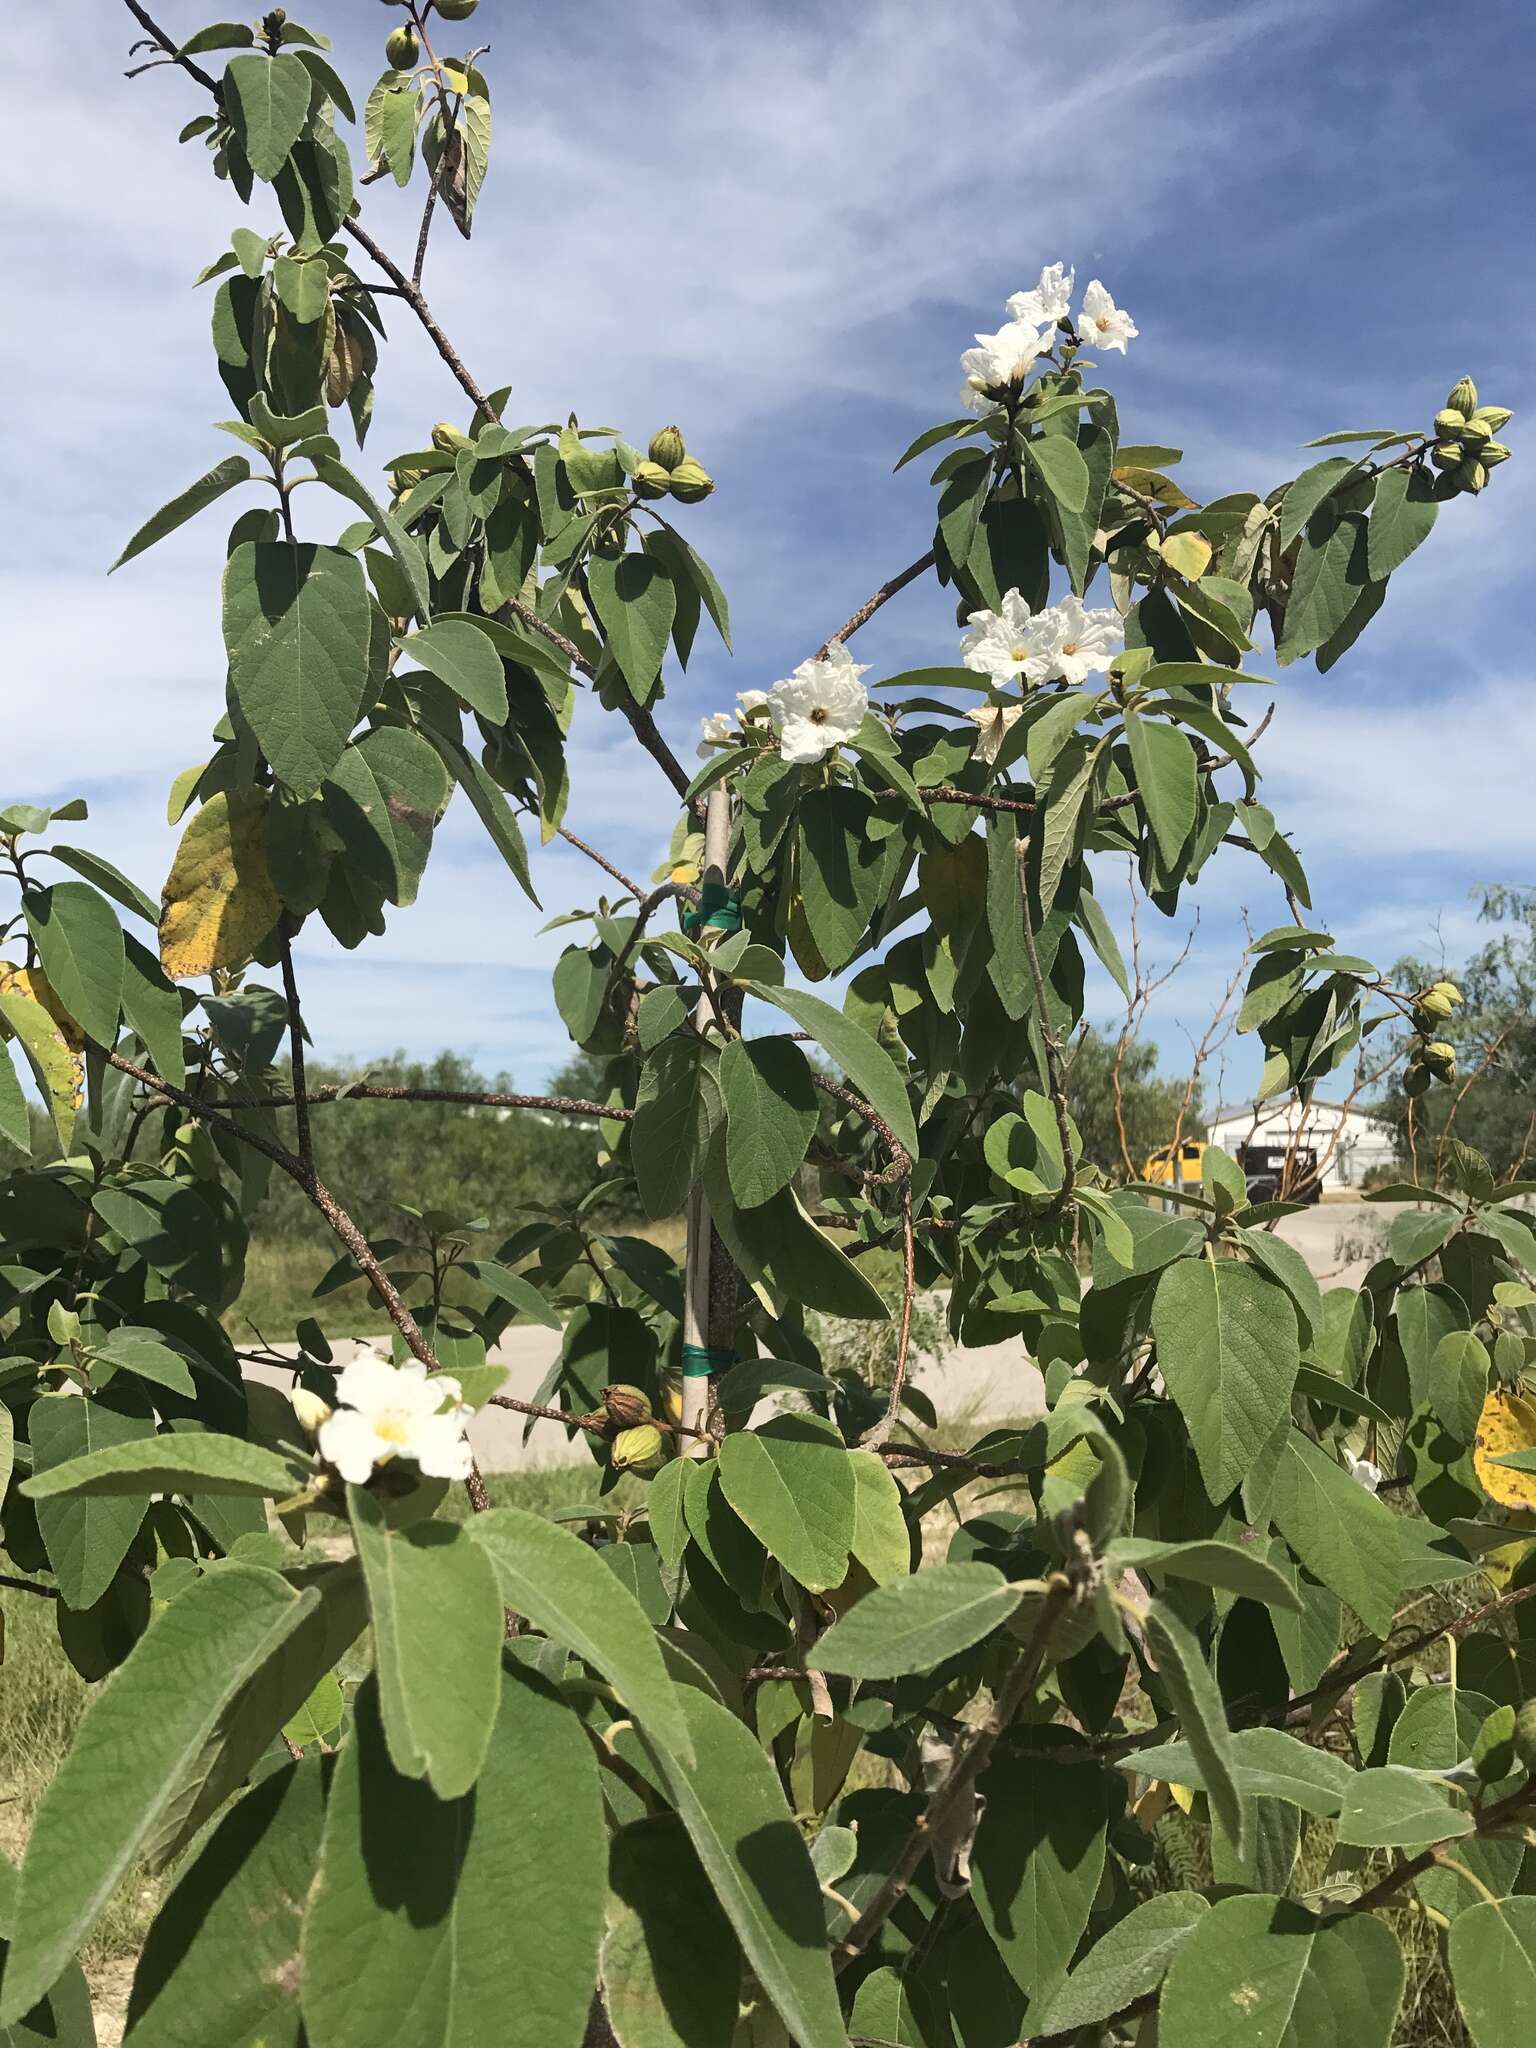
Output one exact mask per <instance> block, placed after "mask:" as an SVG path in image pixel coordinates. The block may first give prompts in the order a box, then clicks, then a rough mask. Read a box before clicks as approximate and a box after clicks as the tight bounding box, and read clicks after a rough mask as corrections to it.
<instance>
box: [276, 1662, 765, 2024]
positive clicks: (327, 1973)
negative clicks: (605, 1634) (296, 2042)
mask: <svg viewBox="0 0 1536 2048" xmlns="http://www.w3.org/2000/svg"><path fill="white" fill-rule="evenodd" d="M499 1690H500V1700H499V1707H498V1712H497V1715H496V1723H495V1728H494V1730H493V1732H492V1736H491V1741H490V1747H489V1749H488V1751H487V1754H486V1759H485V1769H484V1772H483V1775H482V1778H481V1782H480V1785H479V1787H478V1788H477V1789H476V1790H475V1791H474V1792H472V1793H467V1794H466V1795H465V1796H464V1797H462V1798H459V1799H448V1800H444V1799H438V1798H436V1797H435V1796H434V1795H433V1793H432V1791H431V1789H430V1788H429V1787H428V1786H427V1785H425V1784H422V1783H421V1782H420V1781H419V1780H415V1779H410V1778H402V1777H399V1776H397V1775H396V1773H395V1771H394V1768H393V1766H392V1764H391V1761H390V1752H389V1746H388V1744H387V1743H386V1741H385V1740H384V1737H383V1731H382V1727H381V1724H380V1717H379V1701H378V1694H377V1688H376V1685H375V1683H374V1682H372V1681H370V1682H369V1683H367V1684H365V1685H364V1686H363V1688H362V1690H361V1692H360V1693H359V1694H358V1699H357V1712H356V1720H355V1727H354V1732H353V1736H352V1740H351V1741H350V1742H349V1743H348V1744H347V1746H346V1748H345V1750H343V1752H342V1755H341V1758H340V1761H339V1763H338V1766H337V1769H336V1774H335V1777H334V1779H333V1780H332V1783H331V1791H330V1798H329V1800H328V1802H327V1805H326V1814H325V1835H324V1840H323V1843H322V1846H321V1851H320V1872H319V1876H318V1878H317V1879H316V1881H315V1884H314V1887H313V1889H312V1891H311V1893H310V1898H309V1905H308V1910H307V1911H306V1913H305V1916H304V1934H303V1948H302V1958H303V1993H302V1996H303V2008H304V2025H305V2029H306V2032H307V2036H308V2039H309V2041H310V2042H311V2043H312V2044H313V2048H378V2044H379V2043H381V2042H386V2041H387V2042H388V2043H389V2044H390V2048H581V2041H582V2036H583V2033H584V2031H585V2028H586V2021H587V2011H588V2007H589V2005H590V2002H591V1997H592V1991H593V1987H594V1984H595V1982H596V1977H597V1958H598V1948H599V1944H600V1942H601V1939H602V1932H603V1889H604V1884H603V1880H604V1874H605V1871H606V1867H607V1842H606V1839H605V1836H604V1830H603V1815H602V1801H601V1795H600V1793H599V1790H598V1772H597V1764H596V1761H595V1759H594V1757H593V1754H592V1750H591V1746H590V1744H589V1743H588V1740H587V1737H586V1735H585V1734H584V1733H583V1732H582V1727H581V1723H580V1722H579V1721H578V1720H577V1719H576V1717H575V1715H574V1714H573V1713H572V1712H571V1710H570V1708H569V1707H568V1706H567V1705H566V1704H565V1702H564V1701H563V1700H562V1699H561V1698H560V1696H559V1694H558V1693H557V1692H556V1691H555V1690H554V1688H553V1687H552V1686H550V1685H548V1684H547V1683H546V1682H545V1681H544V1680H542V1679H540V1678H539V1677H538V1676H537V1675H536V1674H535V1673H533V1672H530V1671H527V1670H525V1669H522V1668H519V1667H516V1666H510V1667H509V1668H508V1669H507V1670H506V1672H505V1673H504V1674H503V1675H502V1676H501V1678H500V1680H499ZM743 1733H745V1730H743ZM748 1739H749V1740H750V1738H748Z"/></svg>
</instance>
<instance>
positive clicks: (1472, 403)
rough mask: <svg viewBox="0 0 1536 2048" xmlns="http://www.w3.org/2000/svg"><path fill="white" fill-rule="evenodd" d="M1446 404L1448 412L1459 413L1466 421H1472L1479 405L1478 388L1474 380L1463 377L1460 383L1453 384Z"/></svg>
mask: <svg viewBox="0 0 1536 2048" xmlns="http://www.w3.org/2000/svg"><path fill="white" fill-rule="evenodd" d="M1445 404H1446V410H1447V411H1449V412H1459V413H1460V414H1461V416H1462V418H1463V419H1464V420H1469V419H1471V417H1472V414H1473V411H1474V410H1475V408H1476V405H1477V386H1476V385H1475V384H1474V383H1473V382H1472V379H1471V378H1470V377H1463V378H1462V379H1461V381H1460V382H1459V383H1457V384H1453V385H1452V386H1451V388H1450V390H1449V391H1448V392H1447V393H1446V398H1445Z"/></svg>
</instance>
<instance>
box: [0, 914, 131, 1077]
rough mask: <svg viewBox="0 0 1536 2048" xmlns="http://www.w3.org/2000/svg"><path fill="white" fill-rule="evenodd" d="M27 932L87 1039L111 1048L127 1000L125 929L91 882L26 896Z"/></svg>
mask: <svg viewBox="0 0 1536 2048" xmlns="http://www.w3.org/2000/svg"><path fill="white" fill-rule="evenodd" d="M22 907H23V909H24V910H25V911H26V914H27V931H28V932H29V934H30V935H31V939H32V943H33V945H34V946H36V948H37V957H38V960H39V962H40V964H41V966H42V970H43V972H44V974H46V975H47V977H48V980H49V983H50V985H51V986H52V989H53V992H54V994H55V996H57V998H58V1000H59V1002H60V1003H61V1004H62V1006H63V1007H64V1009H65V1010H66V1011H67V1012H68V1013H69V1015H70V1016H71V1017H72V1018H73V1019H74V1021H75V1022H76V1023H77V1024H78V1025H79V1027H80V1029H81V1030H82V1031H83V1032H84V1033H85V1035H86V1037H87V1038H93V1039H95V1041H96V1043H97V1044H98V1045H104V1046H106V1047H108V1048H109V1049H110V1047H111V1046H113V1045H114V1044H115V1043H116V1041H117V1019H118V1012H119V1011H120V1010H121V1008H122V1001H123V928H122V926H121V925H120V924H119V923H118V921H117V914H116V912H115V911H114V910H113V908H112V906H111V904H110V903H108V902H107V900H106V899H105V897H103V896H100V895H98V894H97V892H96V891H95V890H94V889H93V888H92V887H91V886H90V884H89V883H88V882H55V883H54V884H53V886H52V887H51V888H48V889H29V890H28V891H27V893H26V895H25V896H23V898H22Z"/></svg>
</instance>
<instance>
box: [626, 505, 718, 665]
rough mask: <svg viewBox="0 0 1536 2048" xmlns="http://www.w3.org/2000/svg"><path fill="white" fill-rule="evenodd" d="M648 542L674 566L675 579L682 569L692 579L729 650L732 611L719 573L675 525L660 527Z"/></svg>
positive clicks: (673, 577)
mask: <svg viewBox="0 0 1536 2048" xmlns="http://www.w3.org/2000/svg"><path fill="white" fill-rule="evenodd" d="M645 545H646V548H647V550H648V551H649V552H650V553H652V554H660V555H661V557H662V559H663V561H666V562H668V563H669V564H670V566H671V571H672V580H673V582H674V584H675V583H677V582H678V581H679V571H681V574H682V576H683V577H685V578H687V579H688V580H689V581H691V582H692V584H693V586H694V589H695V590H696V591H697V592H698V594H699V597H700V598H701V599H702V600H703V604H704V609H705V611H707V612H708V613H709V616H710V618H711V619H712V620H713V621H714V625H715V631H716V632H717V633H718V634H719V635H720V638H721V639H722V640H723V641H724V642H725V645H726V650H727V652H729V651H730V645H731V610H730V606H729V605H728V604H727V603H726V599H725V592H724V591H723V590H722V589H721V588H720V585H719V584H718V583H717V582H716V580H715V572H714V571H713V569H711V568H710V566H709V564H708V562H706V561H705V559H704V557H703V556H702V555H701V554H700V553H699V552H698V550H697V549H696V548H692V547H690V546H689V544H688V542H687V541H685V540H684V539H683V536H682V535H681V534H680V533H679V532H677V530H676V529H675V528H674V527H670V526H663V527H659V528H658V529H657V531H656V532H654V533H650V534H647V535H646V540H645Z"/></svg>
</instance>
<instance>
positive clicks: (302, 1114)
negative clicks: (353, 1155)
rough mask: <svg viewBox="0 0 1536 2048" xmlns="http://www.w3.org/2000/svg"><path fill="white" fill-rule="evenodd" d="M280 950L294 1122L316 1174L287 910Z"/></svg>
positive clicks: (302, 1152) (306, 1162) (303, 1157)
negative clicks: (286, 1009)
mask: <svg viewBox="0 0 1536 2048" xmlns="http://www.w3.org/2000/svg"><path fill="white" fill-rule="evenodd" d="M277 929H278V950H279V959H280V963H281V966H282V970H283V1000H284V1001H285V1002H286V1003H287V1005H288V1062H289V1066H290V1068H291V1070H292V1073H293V1122H294V1128H295V1130H296V1131H297V1133H298V1140H299V1160H300V1163H301V1164H302V1165H303V1166H304V1167H305V1168H306V1169H307V1170H308V1171H309V1172H310V1173H311V1174H313V1172H314V1170H315V1141H314V1136H313V1133H312V1132H311V1130H310V1128H309V1095H308V1092H307V1090H306V1088H305V1083H304V1019H303V1017H302V1015H301V1014H300V1011H299V984H298V980H297V978H296V977H295V975H294V971H293V919H292V918H291V917H290V916H289V914H288V913H287V911H284V913H283V915H282V918H281V919H280V920H279V923H278V928H277Z"/></svg>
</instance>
